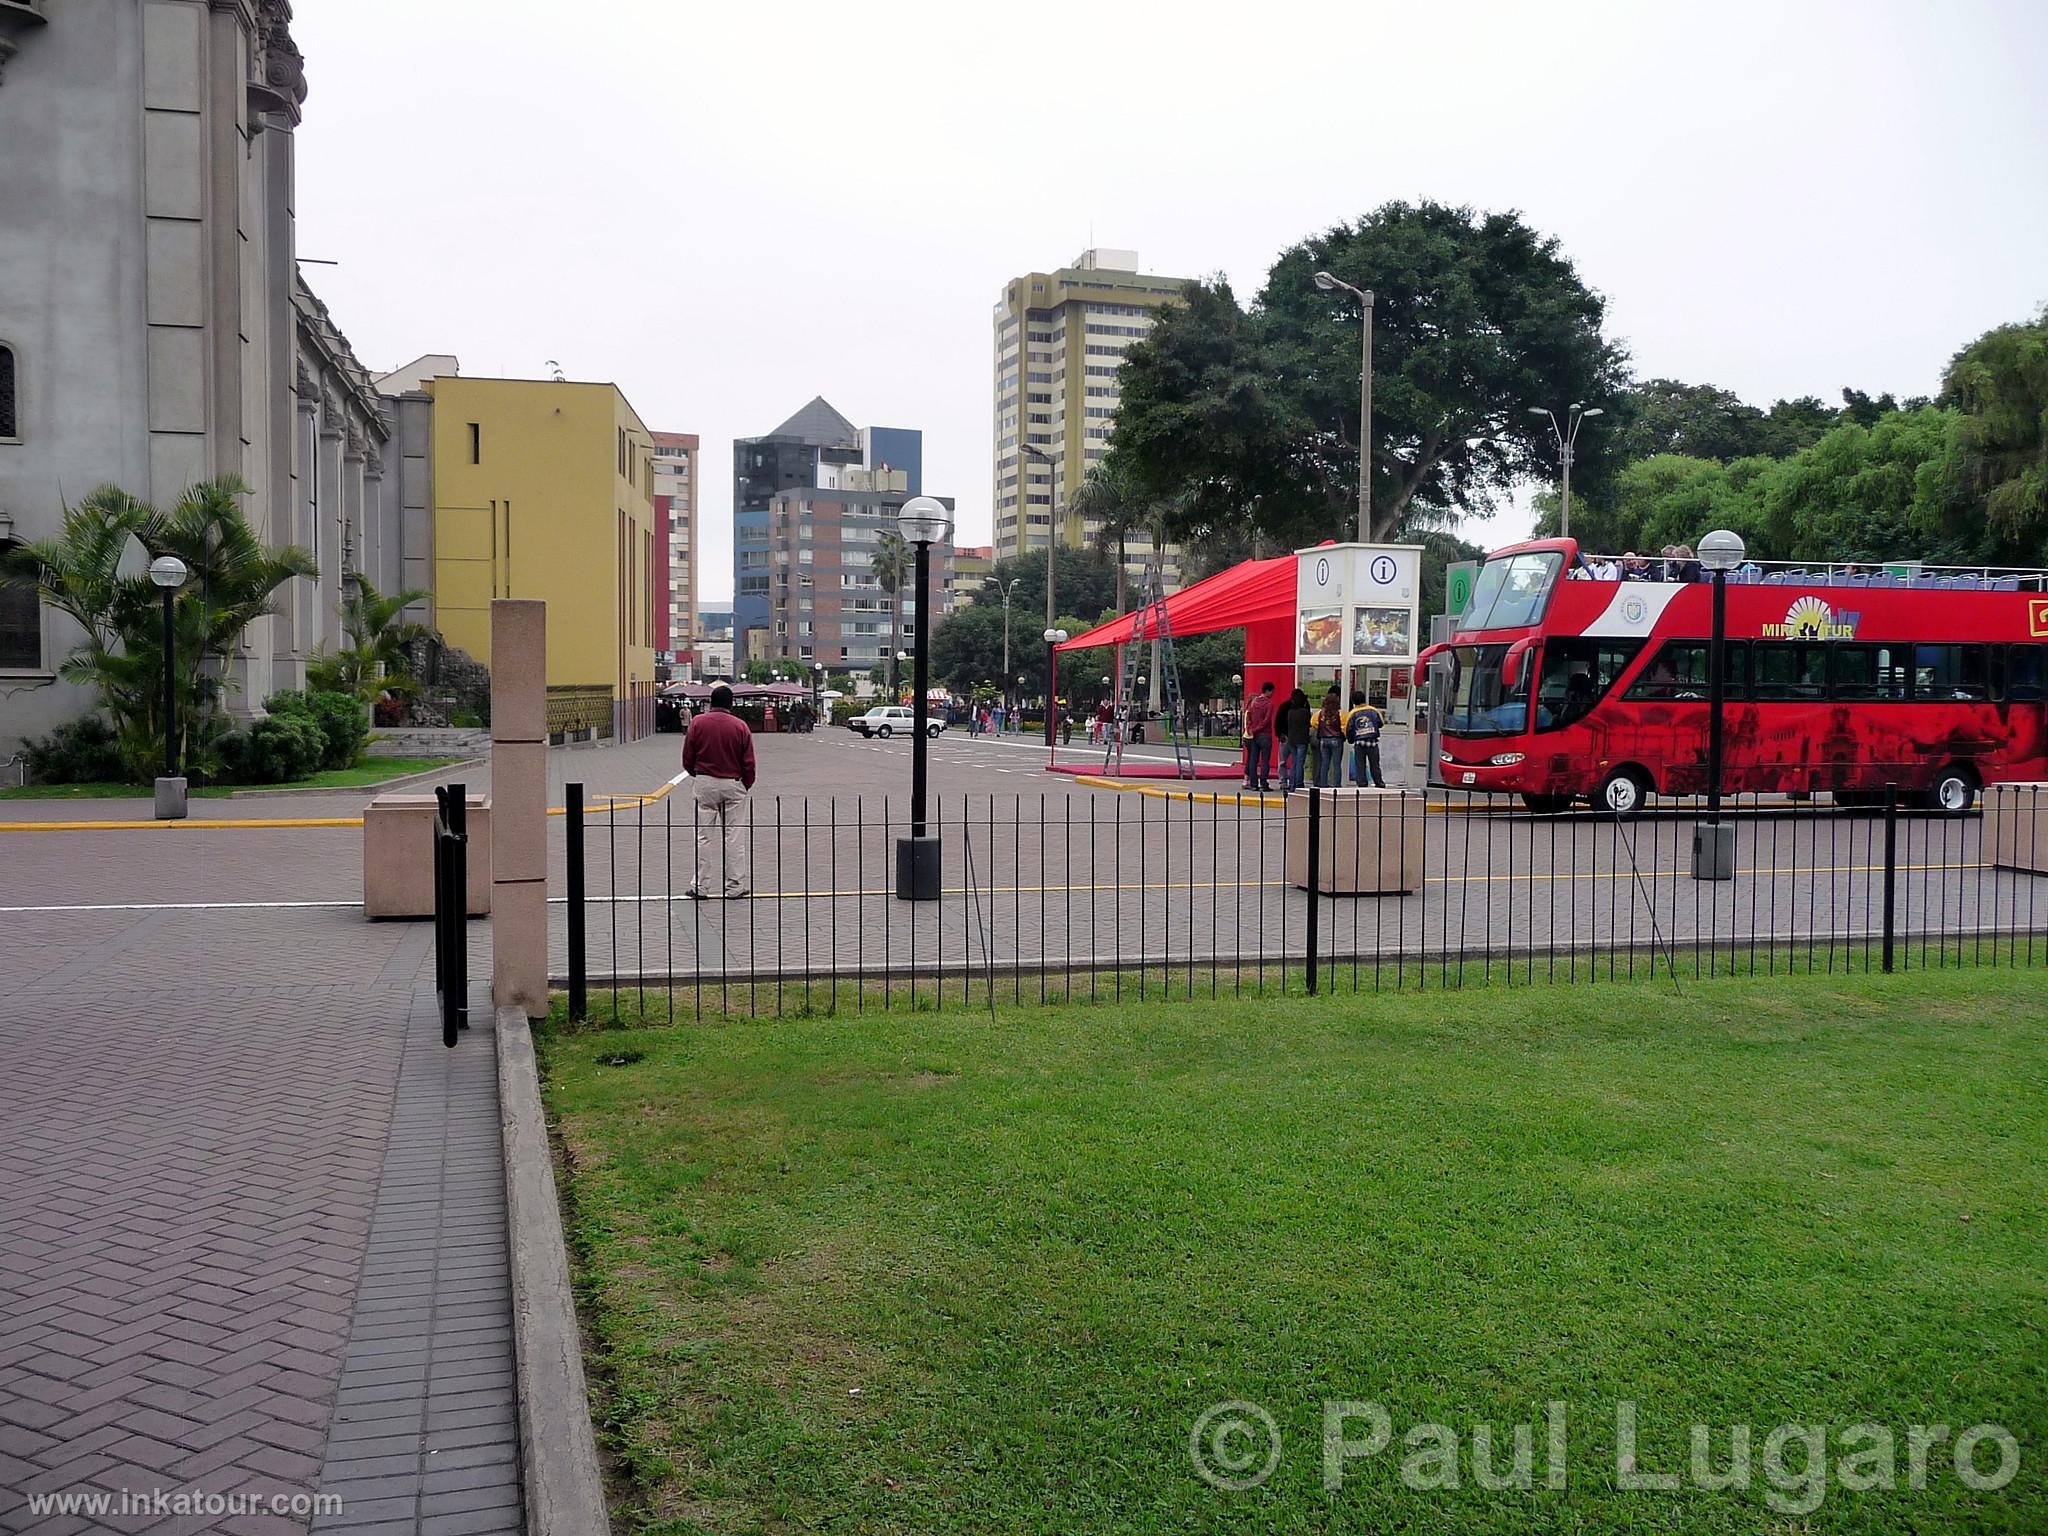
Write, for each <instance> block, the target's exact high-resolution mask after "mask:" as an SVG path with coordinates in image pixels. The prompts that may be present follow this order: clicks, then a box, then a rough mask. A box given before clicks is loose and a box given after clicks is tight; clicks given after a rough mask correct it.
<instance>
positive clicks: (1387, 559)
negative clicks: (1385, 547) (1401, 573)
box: [1372, 555, 1396, 587]
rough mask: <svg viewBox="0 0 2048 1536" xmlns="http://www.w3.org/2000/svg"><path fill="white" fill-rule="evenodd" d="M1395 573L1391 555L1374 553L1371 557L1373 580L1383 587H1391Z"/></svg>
mask: <svg viewBox="0 0 2048 1536" xmlns="http://www.w3.org/2000/svg"><path fill="white" fill-rule="evenodd" d="M1395 574H1396V570H1395V566H1394V557H1393V556H1392V555H1374V556H1373V557H1372V579H1373V580H1374V581H1376V582H1378V583H1379V584H1380V585H1381V586H1383V587H1391V586H1392V585H1393V584H1394V577H1395Z"/></svg>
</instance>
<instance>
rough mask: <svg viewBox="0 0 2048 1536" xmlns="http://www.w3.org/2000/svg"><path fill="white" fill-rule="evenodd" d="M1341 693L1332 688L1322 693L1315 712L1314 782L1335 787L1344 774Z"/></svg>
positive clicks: (1322, 786) (1325, 786)
mask: <svg viewBox="0 0 2048 1536" xmlns="http://www.w3.org/2000/svg"><path fill="white" fill-rule="evenodd" d="M1340 698H1341V695H1339V693H1338V692H1337V690H1336V689H1334V688H1332V689H1331V690H1330V691H1329V692H1328V693H1326V694H1324V695H1323V707H1322V708H1321V709H1320V710H1318V711H1317V712H1316V725H1315V732H1316V783H1317V785H1318V786H1320V787H1321V788H1323V789H1335V788H1336V787H1337V783H1338V781H1339V780H1340V779H1341V778H1342V777H1343V775H1344V711H1343V709H1342V707H1341V706H1340V704H1339V699H1340Z"/></svg>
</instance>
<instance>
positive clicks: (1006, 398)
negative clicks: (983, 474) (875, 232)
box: [992, 249, 1188, 584]
mask: <svg viewBox="0 0 2048 1536" xmlns="http://www.w3.org/2000/svg"><path fill="white" fill-rule="evenodd" d="M1187 281H1188V280H1187V279H1186V278H1178V277H1158V276H1154V275H1152V274H1149V273H1142V272H1140V271H1139V270H1138V253H1137V252H1136V251H1114V250H1106V249H1103V250H1088V251H1083V252H1082V253H1081V254H1080V255H1079V256H1077V257H1076V258H1075V259H1074V262H1073V264H1072V265H1071V266H1067V267H1062V268H1060V269H1059V270H1058V271H1056V272H1028V273H1026V274H1025V275H1024V276H1022V277H1019V278H1015V279H1013V280H1012V281H1011V282H1009V283H1008V284H1007V285H1005V287H1004V288H1003V296H1002V298H1000V299H999V300H997V302H996V308H995V357H996V366H995V493H994V499H993V502H992V505H993V508H994V512H995V546H994V547H995V557H996V558H997V559H998V560H1007V559H1009V558H1011V557H1012V556H1014V555H1019V554H1025V553H1028V552H1030V551H1031V550H1034V549H1036V550H1041V551H1042V550H1043V549H1044V548H1045V546H1046V543H1047V541H1048V540H1049V539H1050V538H1051V537H1052V535H1053V526H1052V520H1053V516H1054V513H1055V510H1056V509H1064V508H1065V506H1066V504H1067V499H1068V498H1069V497H1070V496H1071V495H1072V494H1073V493H1074V491H1075V490H1077V489H1078V488H1079V487H1080V485H1081V483H1082V482H1083V481H1085V480H1086V479H1087V478H1088V471H1089V469H1090V468H1092V467H1093V466H1094V464H1095V462H1096V461H1097V460H1098V459H1100V458H1101V457H1102V454H1103V450H1104V449H1105V448H1106V447H1107V446H1108V441H1109V430H1110V423H1111V421H1112V420H1113V419H1114V417H1115V416H1116V405H1117V370H1118V369H1119V368H1121V367H1122V366H1123V355H1124V352H1125V350H1126V349H1127V348H1129V347H1130V345H1131V344H1132V343H1133V342H1135V341H1138V340H1139V339H1140V338H1142V337H1143V336H1144V335H1145V334H1146V332H1147V331H1149V330H1150V329H1151V328H1152V317H1153V312H1154V311H1156V310H1157V309H1158V308H1159V306H1160V305H1162V304H1172V303H1177V302H1179V299H1180V293H1181V289H1182V288H1183V287H1185V286H1186V284H1187ZM1026 447H1030V448H1036V449H1038V450H1039V451H1040V452H1042V453H1044V454H1046V455H1048V456H1049V457H1050V460H1051V462H1050V463H1047V462H1046V461H1045V460H1043V459H1040V458H1037V457H1036V456H1034V455H1032V454H1029V453H1027V452H1025V449H1026ZM1061 521H1062V526H1061V527H1060V529H1059V535H1060V538H1061V540H1062V542H1064V543H1066V544H1069V545H1074V546H1092V545H1094V544H1095V543H1096V542H1097V541H1098V540H1099V539H1100V537H1101V534H1102V527H1101V524H1100V523H1099V522H1097V521H1096V520H1095V519H1092V518H1078V517H1063V518H1062V520H1061ZM1124 550H1125V558H1126V561H1127V563H1128V564H1129V565H1130V567H1131V568H1132V569H1133V570H1134V571H1141V570H1143V568H1144V566H1145V563H1146V561H1147V560H1149V559H1150V558H1151V554H1152V542H1151V540H1150V539H1149V538H1147V537H1145V536H1144V535H1142V534H1131V535H1127V536H1126V537H1125V540H1124ZM1162 554H1163V561H1164V564H1165V567H1166V575H1167V579H1168V582H1169V584H1177V582H1178V572H1177V570H1176V569H1175V565H1174V559H1173V556H1174V550H1173V549H1172V547H1171V546H1169V547H1168V548H1167V549H1166V550H1165V551H1163V552H1162Z"/></svg>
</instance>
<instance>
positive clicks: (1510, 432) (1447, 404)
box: [1112, 203, 1622, 547]
mask: <svg viewBox="0 0 2048 1536" xmlns="http://www.w3.org/2000/svg"><path fill="white" fill-rule="evenodd" d="M1322 270H1328V271H1330V272H1332V273H1334V274H1335V275H1336V276H1337V277H1339V278H1341V279H1342V280H1344V281H1345V282H1347V283H1351V284H1353V285H1354V286H1357V287H1360V288H1366V289H1370V290H1371V291H1372V292H1373V294H1374V296H1375V305H1374V328H1373V329H1374V334H1373V453H1372V493H1371V508H1372V518H1371V524H1372V525H1371V529H1370V533H1371V536H1372V537H1374V538H1376V539H1380V538H1387V537H1390V536H1392V535H1393V534H1395V533H1397V532H1402V531H1409V532H1412V531H1415V530H1418V529H1424V528H1432V527H1441V526H1443V525H1444V524H1446V523H1447V522H1448V521H1450V520H1451V519H1452V518H1454V517H1456V516H1458V515H1461V514H1465V513H1469V512H1471V511H1475V510H1476V511H1481V512H1484V511H1487V510H1490V509H1491V507H1492V506H1493V505H1494V499H1495V497H1497V496H1498V495H1501V494H1503V493H1505V492H1506V491H1508V490H1509V489H1510V488H1511V487H1512V486H1513V485H1514V484H1515V483H1516V482H1518V481H1519V480H1521V479H1524V478H1526V477H1529V476H1532V475H1534V476H1545V477H1547V476H1549V475H1551V474H1554V472H1555V469H1556V448H1555V446H1554V445H1553V443H1552V442H1551V439H1550V435H1549V431H1548V428H1547V427H1545V426H1543V425H1542V424H1541V423H1539V422H1538V421H1537V420H1536V418H1534V417H1532V416H1530V415H1528V413H1527V408H1528V407H1529V406H1530V405H1532V404H1538V403H1544V402H1561V401H1565V400H1584V401H1587V402H1595V401H1604V400H1606V399H1608V398H1610V397H1611V396H1612V394H1613V393H1614V392H1615V390H1616V389H1618V388H1619V386H1620V384H1621V381H1622V371H1621V362H1622V359H1621V354H1620V352H1619V351H1618V350H1617V349H1616V348H1615V347H1614V346H1612V345H1611V344H1610V343H1609V342H1608V341H1607V340H1606V339H1605V338H1604V337H1603V336H1602V335H1601V332H1600V324H1601V319H1602V316H1603V313H1604V305H1603V302H1602V300H1601V299H1600V297H1599V296H1598V295H1597V294H1595V293H1593V292H1592V291H1591V290H1590V289H1588V288H1587V287H1586V286H1585V285H1584V283H1582V282H1581V281H1580V279H1579V277H1578V274H1577V272H1576V271H1575V270H1574V269H1573V267H1572V265H1571V263H1570V261H1569V260H1567V259H1566V258H1565V257H1564V256H1563V254H1562V253H1561V252H1560V250H1559V248H1558V244H1557V242H1556V241H1555V240H1553V239H1547V238H1545V237H1543V236H1541V235H1539V234H1538V233H1537V232H1536V231H1534V230H1532V229H1531V228H1529V226H1528V225H1526V224H1525V223H1523V222H1522V220H1521V219H1520V218H1519V217H1518V216H1516V215H1514V214H1480V213H1475V212H1473V211H1472V210H1471V209H1469V208H1451V207H1446V206H1444V205H1442V204H1438V203H1422V204H1419V205H1415V206H1410V205H1408V204H1404V203H1389V204H1387V205H1386V206H1385V207H1382V208H1380V209H1378V210H1377V211H1376V212H1374V213H1372V214H1370V215H1368V216H1367V217H1365V218H1364V219H1361V220H1360V221H1359V222H1358V223H1357V224H1355V225H1340V226H1339V227H1337V228H1335V229H1332V230H1330V231H1328V232H1327V233H1325V234H1322V235H1318V236H1316V237H1314V238H1312V239H1310V240H1307V241H1304V242H1303V243H1301V244H1300V245H1297V246H1294V247H1292V248H1290V249H1289V250H1287V251H1284V252H1282V253H1281V255H1280V257H1279V259H1278V261H1276V262H1275V264H1274V266H1273V269H1272V272H1271V274H1270V276H1269V277H1268V279H1267V282H1266V285H1265V287H1264V288H1263V289H1262V290H1261V291H1260V294H1259V296H1258V299H1257V300H1256V302H1255V303H1254V304H1253V306H1252V307H1251V309H1250V311H1249V312H1247V311H1244V310H1242V309H1240V308H1239V306H1238V304H1237V301H1236V298H1235V296H1234V295H1233V294H1232V292H1231V290H1230V288H1229V286H1228V285H1227V284H1225V283H1222V282H1220V281H1218V282H1214V283H1195V284H1191V285H1190V286H1189V287H1188V289H1187V291H1186V303H1185V304H1184V305H1183V306H1180V307H1177V308H1170V309H1167V310H1164V311H1162V312H1161V315H1160V317H1159V319H1158V321H1157V322H1156V323H1155V324H1154V326H1153V329H1152V332H1151V334H1150V335H1149V336H1148V337H1147V338H1146V340H1144V341H1143V342H1140V343H1139V344H1138V345H1137V346H1135V347H1133V348H1132V349H1131V350H1130V352H1129V353H1128V354H1127V356H1126V361H1125V365H1124V369H1123V373H1122V375H1121V378H1120V384H1121V390H1122V403H1121V405H1120V408H1119V411H1118V415H1117V419H1116V427H1115V433H1114V435H1113V438H1112V452H1113V453H1118V454H1122V455H1124V456H1125V457H1126V459H1127V461H1128V464H1129V473H1130V474H1131V476H1132V477H1133V479H1134V481H1135V482H1136V484H1137V486H1138V489H1139V490H1140V491H1141V492H1142V493H1144V494H1146V495H1149V496H1153V497H1158V498H1163V499H1170V500H1171V503H1172V511H1171V512H1170V514H1169V516H1168V532H1169V533H1170V534H1171V535H1172V536H1174V537H1176V538H1179V539H1181V540H1182V541H1183V542H1188V541H1197V542H1199V541H1203V540H1206V539H1208V538H1210V537H1212V536H1214V535H1215V534H1217V533H1218V532H1221V531H1227V530H1235V531H1239V532H1252V533H1256V534H1258V535H1260V536H1261V537H1264V538H1269V539H1271V540H1273V541H1275V542H1276V543H1278V544H1280V545H1282V546H1284V547H1298V546H1300V545H1302V544H1307V543H1311V542H1313V541H1314V540H1316V539H1319V538H1326V537H1338V536H1341V537H1349V536H1351V535H1352V534H1354V533H1355V531H1356V517H1357V514H1356V508H1357V500H1358V443H1357V435H1358V393H1357V389H1358V386H1357V379H1358V351H1359V317H1358V314H1357V311H1356V308H1355V307H1353V306H1350V305H1348V304H1344V303H1339V302H1338V301H1337V300H1336V299H1334V298H1333V297H1332V296H1331V295H1330V294H1326V293H1323V292H1322V291H1320V290H1318V289H1317V288H1316V287H1315V285H1314V283H1313V281H1312V278H1313V275H1314V273H1316V272H1317V271H1322ZM1599 426H1600V423H1599V422H1598V421H1597V420H1596V422H1595V423H1594V426H1593V427H1592V428H1589V429H1588V431H1587V433H1586V434H1585V435H1584V436H1583V437H1582V438H1581V440H1580V447H1579V452H1580V455H1581V457H1582V458H1588V459H1597V458H1598V456H1599V452H1600V436H1599V432H1598V428H1599Z"/></svg>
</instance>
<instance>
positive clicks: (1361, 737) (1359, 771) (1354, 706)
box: [1344, 690, 1387, 789]
mask: <svg viewBox="0 0 2048 1536" xmlns="http://www.w3.org/2000/svg"><path fill="white" fill-rule="evenodd" d="M1386 723H1387V721H1386V716H1384V715H1382V714H1381V713H1380V712H1379V711H1378V710H1377V709H1375V708H1374V707H1373V706H1372V705H1370V704H1368V703H1367V702H1366V701H1365V695H1364V694H1363V693H1361V692H1357V691H1355V690H1354V691H1353V693H1352V695H1351V712H1350V713H1349V714H1347V715H1345V717H1344V739H1345V740H1346V741H1348V742H1350V743H1351V782H1352V783H1354V784H1356V785H1357V786H1358V787H1359V788H1360V789H1385V788H1386V787H1387V773H1386V770H1385V769H1384V768H1382V767H1381V766H1380V731H1381V730H1382V729H1384V727H1385V726H1386Z"/></svg>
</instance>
